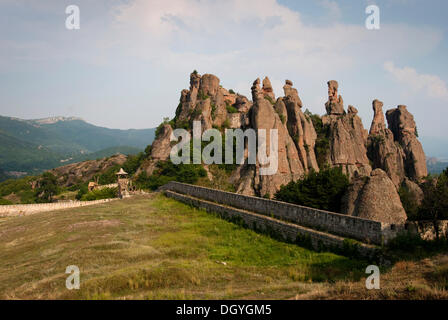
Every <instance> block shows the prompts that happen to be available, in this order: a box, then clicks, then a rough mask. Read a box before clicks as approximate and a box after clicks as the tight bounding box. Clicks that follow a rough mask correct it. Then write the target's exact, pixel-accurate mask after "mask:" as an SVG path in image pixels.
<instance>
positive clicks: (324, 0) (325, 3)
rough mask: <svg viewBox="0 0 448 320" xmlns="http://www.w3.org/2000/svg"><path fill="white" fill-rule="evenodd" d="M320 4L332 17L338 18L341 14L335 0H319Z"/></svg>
mask: <svg viewBox="0 0 448 320" xmlns="http://www.w3.org/2000/svg"><path fill="white" fill-rule="evenodd" d="M319 4H320V6H321V7H323V8H324V9H327V10H328V13H329V15H330V17H332V18H333V19H339V18H341V16H342V11H341V8H340V7H339V5H338V3H337V2H336V1H332V0H321V1H320V2H319Z"/></svg>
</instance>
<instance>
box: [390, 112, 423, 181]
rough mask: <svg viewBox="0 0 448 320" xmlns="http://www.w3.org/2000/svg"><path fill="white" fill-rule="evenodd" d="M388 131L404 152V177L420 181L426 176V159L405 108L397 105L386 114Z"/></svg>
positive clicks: (413, 123)
mask: <svg viewBox="0 0 448 320" xmlns="http://www.w3.org/2000/svg"><path fill="white" fill-rule="evenodd" d="M386 118H387V122H388V125H389V129H390V130H391V131H392V133H393V135H394V139H395V141H397V142H398V143H399V144H400V146H401V147H402V148H403V151H404V156H405V157H404V164H405V169H406V175H407V176H408V177H409V178H410V179H412V180H415V181H420V180H421V179H422V178H423V177H426V176H427V175H428V169H427V167H426V157H425V153H424V151H423V147H422V145H421V143H420V142H419V141H418V139H417V127H416V125H415V121H414V116H413V115H412V114H411V113H410V112H409V111H408V110H407V108H406V106H404V105H399V106H398V107H397V108H396V109H391V110H388V111H387V112H386Z"/></svg>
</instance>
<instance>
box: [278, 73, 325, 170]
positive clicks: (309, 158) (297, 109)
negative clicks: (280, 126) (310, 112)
mask: <svg viewBox="0 0 448 320" xmlns="http://www.w3.org/2000/svg"><path fill="white" fill-rule="evenodd" d="M292 85H293V84H292V82H291V81H289V80H287V81H286V84H285V86H284V87H283V90H284V91H285V97H284V98H283V99H282V100H281V101H279V102H278V103H277V104H276V107H275V108H276V110H277V112H278V113H279V114H284V112H285V109H286V118H285V122H286V124H287V128H288V132H289V134H290V136H291V137H292V138H293V141H294V143H295V145H296V148H297V151H298V153H299V156H300V161H301V163H302V165H303V167H304V169H305V171H308V169H314V170H315V171H319V166H318V165H317V161H316V155H315V153H314V146H315V144H316V138H317V134H316V131H315V130H314V126H313V122H312V121H311V119H310V118H309V117H308V116H307V115H305V114H304V113H303V112H302V101H301V100H300V97H299V94H298V92H297V90H296V89H294V88H293V87H292ZM283 105H284V106H285V108H283Z"/></svg>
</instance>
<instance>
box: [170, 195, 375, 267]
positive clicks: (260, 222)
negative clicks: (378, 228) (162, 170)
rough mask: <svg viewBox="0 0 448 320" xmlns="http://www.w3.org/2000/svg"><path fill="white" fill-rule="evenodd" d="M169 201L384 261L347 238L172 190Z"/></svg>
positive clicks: (372, 249) (274, 233) (284, 236)
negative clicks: (175, 201)
mask: <svg viewBox="0 0 448 320" xmlns="http://www.w3.org/2000/svg"><path fill="white" fill-rule="evenodd" d="M164 193H165V195H166V196H167V197H169V198H173V199H175V200H178V201H181V202H184V203H186V204H189V205H192V206H195V207H197V208H201V209H205V210H207V211H209V212H214V213H217V214H219V215H220V216H221V217H222V218H224V219H226V220H230V221H233V222H236V223H240V224H242V225H243V226H246V227H249V228H251V229H253V230H256V231H261V232H264V233H268V234H270V235H271V236H274V237H275V238H278V239H279V240H283V241H287V242H291V243H296V244H299V245H303V246H306V247H312V248H313V249H316V250H323V249H329V250H331V251H336V252H340V253H342V254H351V255H356V256H361V257H364V258H368V259H371V260H376V261H378V262H381V255H380V249H379V248H378V247H376V246H373V245H368V244H364V243H360V242H354V241H347V240H348V239H346V238H344V237H340V236H336V235H332V234H329V233H326V232H321V231H317V230H313V229H310V228H306V227H303V226H299V225H297V224H295V223H289V222H286V221H281V220H278V219H275V218H272V217H267V216H265V215H262V214H257V213H254V212H250V211H246V210H241V209H236V208H233V207H230V206H225V205H222V204H218V203H216V202H212V201H207V200H203V199H199V198H195V197H193V196H190V195H186V194H181V193H177V192H174V191H170V190H165V191H164Z"/></svg>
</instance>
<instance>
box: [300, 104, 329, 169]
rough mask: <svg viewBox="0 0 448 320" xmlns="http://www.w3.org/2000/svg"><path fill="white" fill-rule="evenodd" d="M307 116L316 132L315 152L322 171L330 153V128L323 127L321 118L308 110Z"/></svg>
mask: <svg viewBox="0 0 448 320" xmlns="http://www.w3.org/2000/svg"><path fill="white" fill-rule="evenodd" d="M305 115H307V116H308V117H309V118H310V119H311V121H312V122H313V126H314V129H315V130H316V134H317V139H316V144H315V146H314V152H315V153H316V160H317V164H318V165H319V168H320V169H322V168H324V167H325V166H326V165H327V159H328V155H329V153H330V141H329V136H330V130H329V127H328V126H325V125H323V123H322V119H321V117H319V116H318V115H317V114H312V113H311V112H310V111H309V110H308V109H307V110H306V111H305Z"/></svg>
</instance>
